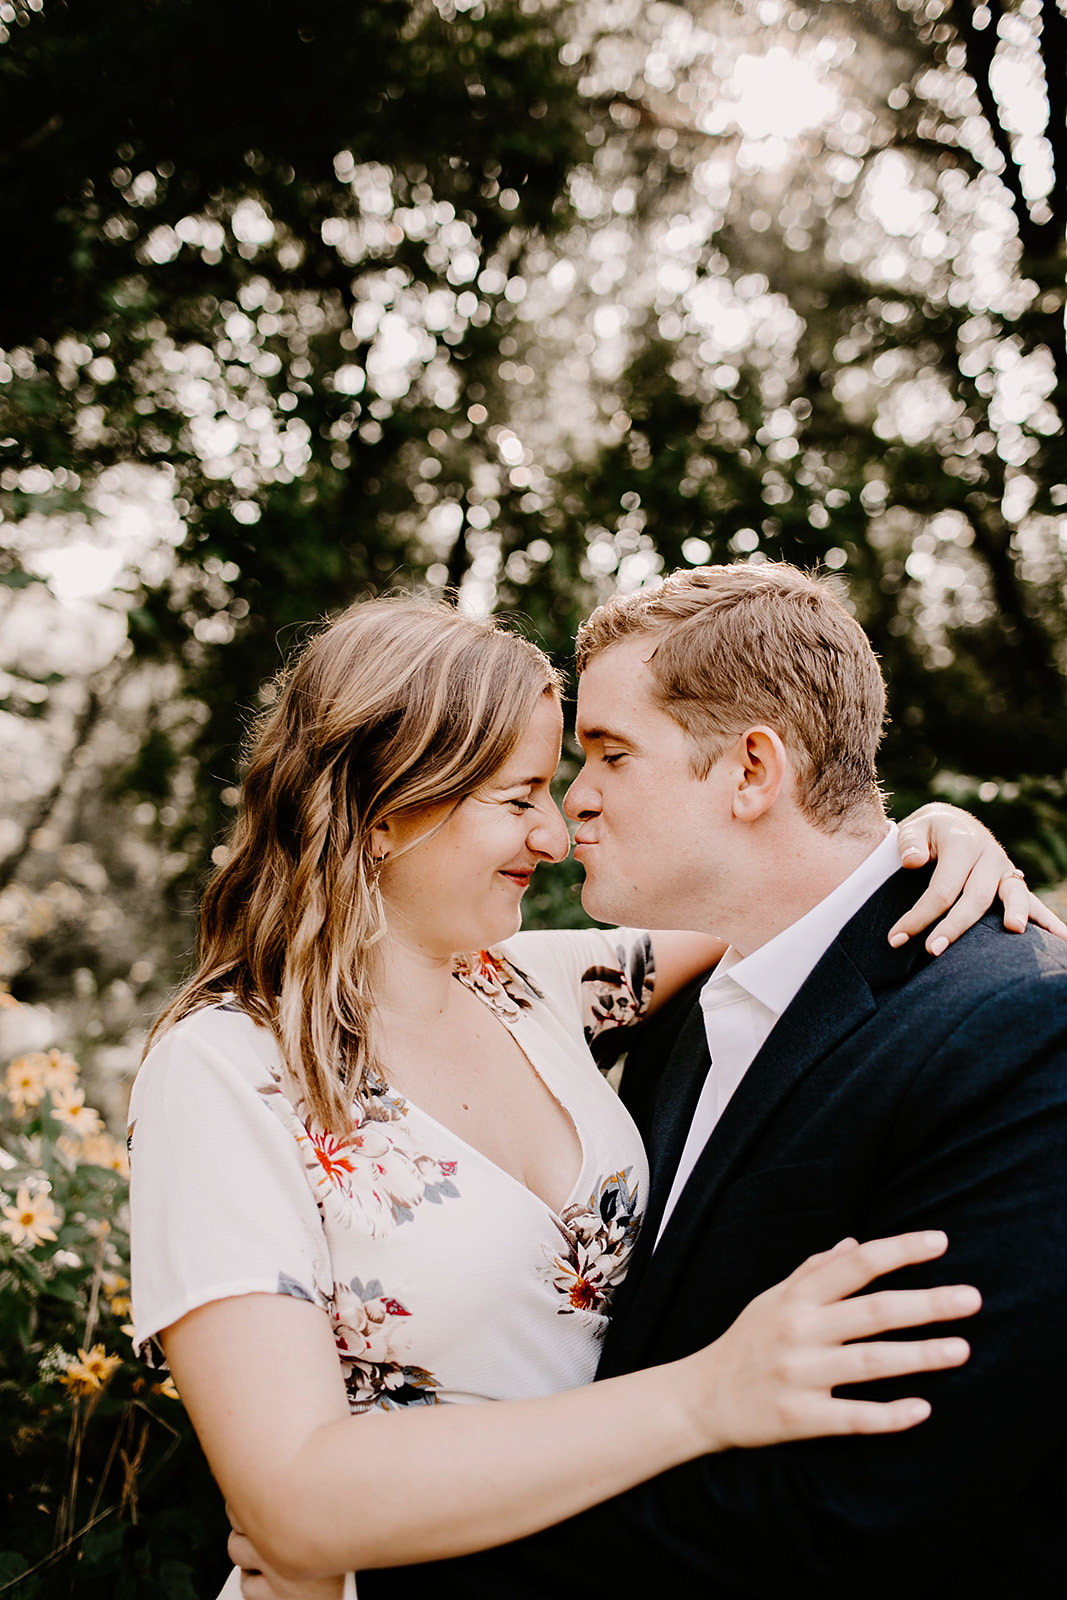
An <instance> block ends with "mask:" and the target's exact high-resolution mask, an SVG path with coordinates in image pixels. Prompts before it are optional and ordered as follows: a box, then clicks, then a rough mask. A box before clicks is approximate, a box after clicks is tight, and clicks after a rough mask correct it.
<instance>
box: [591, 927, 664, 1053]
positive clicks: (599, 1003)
mask: <svg viewBox="0 0 1067 1600" xmlns="http://www.w3.org/2000/svg"><path fill="white" fill-rule="evenodd" d="M615 954H616V956H617V957H618V963H619V964H618V966H615V967H587V968H586V970H585V971H584V972H583V973H582V980H581V981H582V998H583V1012H584V1017H585V1042H586V1044H592V1042H593V1040H594V1039H595V1038H597V1036H598V1035H599V1034H601V1033H604V1032H606V1031H607V1029H609V1028H623V1027H627V1026H628V1025H629V1024H630V1023H633V1022H636V1021H637V1019H638V1017H641V1016H644V1014H645V1012H646V1011H647V1010H648V1003H649V1001H650V1000H651V998H652V991H653V989H654V988H655V986H656V963H655V960H654V958H653V954H652V940H651V938H650V937H649V935H648V934H647V933H646V934H643V935H642V937H641V938H640V939H638V940H637V941H636V942H635V943H634V946H633V949H632V950H631V952H630V960H629V962H627V960H626V951H625V950H624V948H623V947H622V945H621V944H620V945H616V947H615Z"/></svg>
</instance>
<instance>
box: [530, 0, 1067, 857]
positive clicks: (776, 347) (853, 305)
mask: <svg viewBox="0 0 1067 1600" xmlns="http://www.w3.org/2000/svg"><path fill="white" fill-rule="evenodd" d="M574 41H575V42H574V44H573V46H572V47H571V49H572V55H573V56H574V57H575V58H576V59H577V57H578V55H579V54H580V56H581V63H582V71H583V77H582V91H583V93H584V95H585V96H586V98H587V99H588V101H589V104H590V107H591V110H592V112H593V114H594V118H595V123H594V129H593V132H592V134H591V142H593V143H594V144H595V146H596V148H595V151H594V154H593V156H592V159H591V162H590V163H589V165H588V166H587V167H586V168H584V169H583V170H582V172H581V173H579V174H577V175H576V176H575V177H574V178H572V183H571V194H572V198H573V200H574V203H575V206H576V209H577V211H578V213H579V218H580V222H579V225H578V226H577V227H576V228H575V229H573V230H572V231H571V233H570V234H568V236H567V237H566V239H564V240H563V241H562V244H561V245H559V246H557V248H558V249H560V251H561V256H560V263H559V265H558V266H557V267H555V268H553V267H552V266H551V264H549V269H548V278H549V281H551V279H552V277H553V275H554V272H555V271H558V270H563V267H564V266H573V265H574V264H577V267H578V272H577V275H576V277H577V281H576V284H575V286H574V287H572V288H571V291H570V295H571V308H570V312H571V317H572V318H573V316H574V314H575V306H576V305H577V304H578V303H584V310H585V318H586V320H585V326H584V328H583V330H582V333H581V334H579V336H578V337H577V339H575V337H574V333H573V324H572V325H571V327H570V329H569V330H568V331H567V333H566V334H565V337H566V339H567V347H566V348H564V346H563V342H562V340H561V341H560V344H559V347H558V349H557V352H556V354H557V356H558V359H559V362H560V367H561V369H562V371H563V372H564V373H566V374H567V375H568V377H569V381H570V384H571V385H572V388H574V389H580V388H581V387H582V385H583V384H585V385H586V386H587V387H588V388H589V389H590V391H591V393H592V396H593V400H594V408H595V418H594V420H593V422H592V423H591V425H590V426H589V427H588V428H587V447H586V448H585V449H584V451H583V450H580V449H579V450H576V451H575V452H574V455H575V458H576V464H575V465H574V467H573V470H572V471H570V472H568V471H567V470H563V471H561V472H557V473H556V474H555V475H554V477H555V485H556V487H555V490H554V492H553V494H552V497H551V501H550V504H549V506H548V507H547V508H545V509H544V510H543V512H542V515H543V516H544V517H545V519H546V521H547V522H548V523H549V525H550V526H552V527H553V529H554V534H553V537H554V538H555V539H556V540H558V541H559V542H560V543H561V544H562V546H563V547H564V548H566V549H567V550H568V551H570V552H574V551H575V550H579V549H580V548H581V544H582V541H583V538H584V540H585V541H586V543H587V548H586V551H585V553H584V556H583V557H582V559H581V561H580V562H579V564H578V569H579V571H580V572H582V573H584V575H585V576H586V577H587V578H592V579H593V580H594V581H595V582H598V583H599V584H600V586H601V588H602V589H603V588H608V587H612V586H614V585H615V584H616V583H621V584H622V585H623V586H624V587H625V586H632V585H633V584H635V583H638V582H641V581H644V579H645V578H647V576H648V575H649V574H650V573H652V572H654V571H656V570H658V569H659V568H660V567H661V566H663V565H666V566H667V567H673V566H676V565H678V564H679V563H682V562H684V561H691V562H698V561H703V560H708V559H712V560H732V559H737V558H738V557H742V558H747V559H749V560H755V561H758V560H761V559H765V558H767V557H775V558H785V559H788V560H792V561H797V562H799V563H801V564H805V565H807V564H812V563H816V562H818V563H822V564H823V565H824V566H825V567H828V568H829V569H830V570H831V571H839V572H840V573H841V574H842V577H843V578H844V579H845V580H846V581H847V584H848V592H849V594H850V597H851V602H852V604H853V605H854V607H855V609H856V611H857V613H858V615H859V616H860V619H861V620H862V621H863V623H864V625H865V626H866V627H867V629H868V630H869V632H870V633H871V635H872V637H873V638H874V640H875V643H876V646H877V648H878V650H879V652H880V654H881V655H882V657H883V660H884V663H885V667H886V671H887V676H888V678H889V681H890V705H891V715H892V722H891V726H890V732H889V737H888V740H887V744H886V748H885V754H884V762H883V770H884V773H885V775H886V778H887V781H888V783H889V785H890V787H891V788H892V789H894V790H895V791H896V792H897V796H898V803H899V805H900V807H901V808H902V809H905V810H906V809H907V808H908V805H910V804H911V803H913V802H915V801H917V800H919V799H920V798H928V797H929V796H930V794H931V793H942V794H948V795H950V796H951V797H953V798H961V799H963V800H964V801H965V802H966V803H970V804H973V805H975V807H976V809H979V810H982V809H984V810H985V812H986V814H987V815H988V817H989V820H991V822H992V823H993V825H994V826H995V827H997V829H998V830H999V831H1000V832H1001V834H1002V836H1003V837H1004V838H1005V839H1006V840H1007V841H1008V842H1009V844H1010V845H1011V847H1012V848H1013V849H1014V850H1016V851H1017V852H1018V854H1019V856H1020V859H1022V860H1023V861H1024V863H1025V864H1026V865H1027V866H1028V867H1029V868H1030V869H1031V871H1032V872H1033V874H1034V875H1035V877H1036V878H1037V879H1038V880H1044V881H1048V880H1050V879H1056V878H1060V877H1062V876H1064V874H1065V873H1067V824H1065V821H1064V817H1063V811H1062V799H1063V796H1064V792H1065V790H1064V775H1065V768H1067V721H1065V719H1064V716H1063V709H1064V671H1065V668H1067V605H1065V592H1067V590H1065V580H1067V451H1065V447H1064V437H1063V431H1064V421H1065V418H1067V359H1065V354H1064V300H1065V295H1064V277H1065V266H1067V248H1065V235H1067V78H1065V76H1064V71H1063V63H1064V60H1065V59H1067V52H1065V43H1067V15H1065V12H1064V10H1063V8H1062V6H1060V5H1057V3H1056V0H1048V3H1045V4H1044V5H1042V4H1041V3H1040V0H1019V3H1018V4H1016V5H1013V6H1010V7H1008V6H1004V7H1002V6H1000V5H993V6H992V7H990V6H984V5H980V6H976V7H973V8H972V7H971V6H970V5H969V3H967V0H960V3H959V4H958V5H956V6H953V7H947V6H945V5H943V4H942V0H928V3H917V0H867V3H865V4H863V5H854V4H843V5H838V4H834V3H832V0H821V3H820V4H819V5H817V6H814V7H812V8H810V9H809V8H808V7H806V6H803V5H794V4H790V3H789V0H761V3H759V4H752V5H748V6H743V7H742V6H731V5H727V4H723V3H715V0H712V3H711V4H707V3H700V0H694V3H690V4H687V5H657V6H653V7H642V6H640V5H636V4H632V5H629V6H627V5H626V4H624V3H620V4H615V5H613V6H612V7H611V8H610V12H607V11H605V10H604V9H603V8H602V7H600V6H598V5H596V4H590V5H588V6H586V7H585V8H584V10H583V23H582V24H581V25H579V26H577V27H576V28H575V30H574ZM574 278H575V274H573V273H572V274H571V279H572V281H573V280H574ZM542 298H543V297H542ZM528 305H529V301H527V302H525V303H524V307H523V308H522V309H523V311H524V312H525V311H526V310H527V306H528ZM529 314H530V315H531V316H532V315H533V313H532V311H531V312H530V313H529ZM532 330H533V337H534V339H535V340H536V341H537V342H538V343H543V341H544V340H545V338H546V337H548V338H551V337H552V333H553V329H552V323H551V319H547V318H545V317H544V316H542V317H541V318H540V319H539V320H537V321H535V322H533V325H532ZM572 409H573V403H572ZM531 427H532V425H531ZM589 441H591V442H589ZM568 560H569V561H571V562H572V563H573V561H574V556H573V554H571V555H569V556H568ZM510 571H511V569H510V568H506V569H505V575H506V577H507V576H509V575H510ZM522 576H523V574H522V570H521V567H520V570H519V572H518V573H517V574H516V576H515V581H512V582H507V581H506V582H505V583H504V584H503V586H502V592H503V594H504V596H505V597H506V599H507V601H508V602H509V603H513V604H524V603H526V602H525V600H524V591H523V583H522ZM576 598H578V599H580V598H581V597H580V596H578V595H576ZM976 775H980V776H976Z"/></svg>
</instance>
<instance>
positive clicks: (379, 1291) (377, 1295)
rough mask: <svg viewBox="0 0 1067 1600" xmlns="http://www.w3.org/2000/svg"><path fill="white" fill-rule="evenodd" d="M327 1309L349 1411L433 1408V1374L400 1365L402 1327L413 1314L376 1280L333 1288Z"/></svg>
mask: <svg viewBox="0 0 1067 1600" xmlns="http://www.w3.org/2000/svg"><path fill="white" fill-rule="evenodd" d="M328 1309H329V1313H330V1321H331V1323H332V1325H333V1337H334V1343H335V1345H336V1346H337V1354H338V1356H339V1357H340V1359H341V1366H342V1369H343V1371H344V1377H345V1388H346V1389H347V1391H348V1404H349V1408H350V1410H352V1411H353V1412H361V1411H369V1410H371V1409H372V1408H373V1407H375V1406H377V1407H378V1408H380V1409H383V1410H386V1411H392V1410H397V1409H399V1408H400V1407H401V1406H411V1405H436V1404H437V1393H436V1390H437V1380H436V1379H435V1378H434V1376H433V1373H431V1372H427V1371H426V1369H425V1367H416V1366H412V1365H409V1364H408V1363H407V1362H406V1361H405V1359H404V1357H405V1356H406V1355H407V1354H408V1351H409V1344H408V1332H407V1329H406V1328H405V1326H404V1324H405V1321H406V1319H407V1318H408V1317H410V1316H411V1312H410V1311H409V1310H408V1308H407V1307H406V1306H405V1305H403V1304H402V1303H401V1302H400V1301H399V1300H397V1299H396V1298H395V1296H393V1295H389V1294H386V1292H385V1290H384V1289H383V1288H382V1285H381V1283H380V1282H379V1281H378V1279H377V1278H373V1279H372V1280H371V1281H370V1282H369V1283H366V1284H364V1283H363V1282H361V1280H360V1279H359V1278H353V1279H352V1282H351V1283H350V1284H343V1283H337V1284H334V1290H333V1296H332V1298H331V1301H330V1304H329V1307H328Z"/></svg>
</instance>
